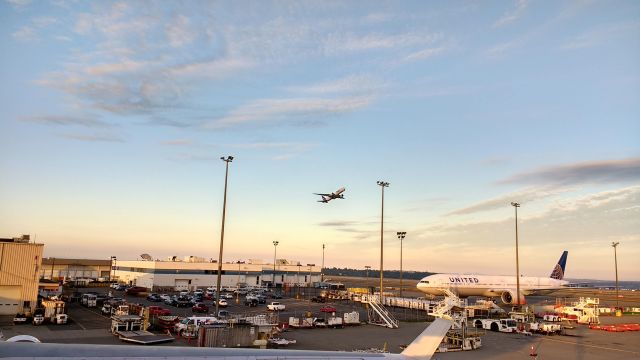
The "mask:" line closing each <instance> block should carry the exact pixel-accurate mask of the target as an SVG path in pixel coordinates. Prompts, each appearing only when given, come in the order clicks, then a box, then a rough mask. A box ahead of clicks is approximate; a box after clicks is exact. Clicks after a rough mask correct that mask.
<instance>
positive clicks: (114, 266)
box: [109, 256, 117, 282]
mask: <svg viewBox="0 0 640 360" xmlns="http://www.w3.org/2000/svg"><path fill="white" fill-rule="evenodd" d="M116 260H117V259H116V257H115V256H112V257H111V269H112V270H113V277H111V272H109V278H110V279H109V282H113V280H114V279H115V278H116Z"/></svg>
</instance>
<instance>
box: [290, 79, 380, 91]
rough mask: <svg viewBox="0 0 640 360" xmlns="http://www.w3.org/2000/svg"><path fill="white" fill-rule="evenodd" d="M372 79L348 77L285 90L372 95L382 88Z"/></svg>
mask: <svg viewBox="0 0 640 360" xmlns="http://www.w3.org/2000/svg"><path fill="white" fill-rule="evenodd" d="M383 87H384V85H381V84H380V83H379V82H378V81H376V80H375V79H374V78H373V77H371V76H368V75H349V76H346V77H343V78H340V79H336V80H329V81H325V82H321V83H318V84H312V85H307V86H291V87H288V88H287V90H289V91H292V92H296V93H305V94H340V93H360V94H363V93H372V92H374V91H377V90H379V89H381V88H383Z"/></svg>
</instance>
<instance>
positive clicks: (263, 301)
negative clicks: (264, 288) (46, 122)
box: [256, 295, 267, 304]
mask: <svg viewBox="0 0 640 360" xmlns="http://www.w3.org/2000/svg"><path fill="white" fill-rule="evenodd" d="M256 297H257V298H258V304H266V303H267V297H266V296H264V295H256Z"/></svg>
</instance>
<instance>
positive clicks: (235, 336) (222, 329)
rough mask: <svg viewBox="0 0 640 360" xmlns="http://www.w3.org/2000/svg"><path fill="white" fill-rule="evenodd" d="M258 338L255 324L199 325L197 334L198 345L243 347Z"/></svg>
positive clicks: (251, 343)
mask: <svg viewBox="0 0 640 360" xmlns="http://www.w3.org/2000/svg"><path fill="white" fill-rule="evenodd" d="M257 339H258V327H257V326H255V325H236V326H234V327H226V326H215V325H212V326H201V327H200V334H199V336H198V346H200V347H241V346H242V347H245V346H251V345H253V342H254V341H255V340H257Z"/></svg>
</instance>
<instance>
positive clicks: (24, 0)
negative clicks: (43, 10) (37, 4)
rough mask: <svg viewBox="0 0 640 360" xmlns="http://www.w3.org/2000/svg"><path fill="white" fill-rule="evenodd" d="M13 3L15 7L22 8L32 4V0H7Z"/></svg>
mask: <svg viewBox="0 0 640 360" xmlns="http://www.w3.org/2000/svg"><path fill="white" fill-rule="evenodd" d="M5 1H6V2H7V3H9V4H10V5H12V6H13V7H14V8H15V9H22V8H25V7H27V6H29V5H31V0H5Z"/></svg>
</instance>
